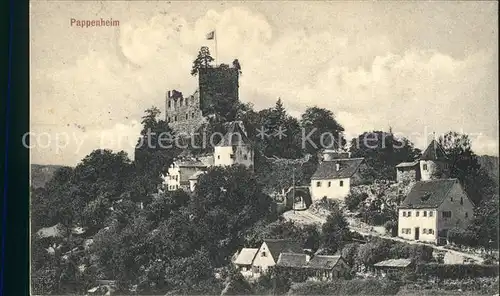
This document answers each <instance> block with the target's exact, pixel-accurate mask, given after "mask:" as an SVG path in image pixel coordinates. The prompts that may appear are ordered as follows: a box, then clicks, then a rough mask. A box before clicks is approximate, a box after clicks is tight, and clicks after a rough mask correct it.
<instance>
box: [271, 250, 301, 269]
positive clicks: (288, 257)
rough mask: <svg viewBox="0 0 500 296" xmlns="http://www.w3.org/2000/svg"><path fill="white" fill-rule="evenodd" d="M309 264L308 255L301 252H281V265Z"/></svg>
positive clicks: (279, 262) (297, 265) (279, 263)
mask: <svg viewBox="0 0 500 296" xmlns="http://www.w3.org/2000/svg"><path fill="white" fill-rule="evenodd" d="M306 264H307V255H306V254H299V253H281V254H280V256H279V258H278V262H277V263H276V265H277V266H281V267H299V268H300V267H304V266H305V265H306Z"/></svg>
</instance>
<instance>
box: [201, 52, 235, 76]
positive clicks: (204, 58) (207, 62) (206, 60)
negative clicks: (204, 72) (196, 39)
mask: <svg viewBox="0 0 500 296" xmlns="http://www.w3.org/2000/svg"><path fill="white" fill-rule="evenodd" d="M213 61H214V58H213V57H212V56H211V55H210V50H209V49H208V46H202V47H201V48H200V51H199V52H198V56H197V57H196V59H195V60H194V62H193V68H192V70H191V75H193V76H196V75H198V72H199V70H200V69H202V68H212V67H213V66H212V62H213ZM236 61H237V60H236ZM233 63H234V62H233Z"/></svg>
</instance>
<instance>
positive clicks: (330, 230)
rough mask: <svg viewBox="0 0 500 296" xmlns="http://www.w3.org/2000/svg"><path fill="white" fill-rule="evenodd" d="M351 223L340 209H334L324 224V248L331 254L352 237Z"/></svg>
mask: <svg viewBox="0 0 500 296" xmlns="http://www.w3.org/2000/svg"><path fill="white" fill-rule="evenodd" d="M348 226H349V223H348V222H347V220H346V219H345V217H344V216H343V215H342V213H341V212H340V210H339V209H336V210H334V211H333V212H332V213H331V214H330V215H329V216H328V217H327V218H326V222H325V224H323V226H322V229H321V230H322V236H323V248H325V249H326V250H328V252H329V253H330V254H334V253H335V252H337V250H340V249H341V248H342V246H343V245H344V244H345V243H346V242H347V241H350V239H351V232H350V231H349V227H348Z"/></svg>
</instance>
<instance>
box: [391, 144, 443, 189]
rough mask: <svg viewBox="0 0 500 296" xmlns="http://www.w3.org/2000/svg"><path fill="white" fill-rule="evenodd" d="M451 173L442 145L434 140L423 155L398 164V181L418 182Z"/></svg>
mask: <svg viewBox="0 0 500 296" xmlns="http://www.w3.org/2000/svg"><path fill="white" fill-rule="evenodd" d="M448 175H449V165H448V162H447V158H446V153H445V152H444V150H443V148H442V147H441V145H440V144H439V143H438V141H436V140H432V141H431V143H430V144H429V146H427V149H425V151H424V153H423V154H422V156H421V157H420V158H419V159H418V160H416V161H412V162H402V163H400V164H398V165H397V166H396V176H397V177H396V178H397V181H398V182H404V181H408V182H416V181H426V180H433V179H440V178H446V177H447V176H448Z"/></svg>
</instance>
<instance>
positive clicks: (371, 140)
mask: <svg viewBox="0 0 500 296" xmlns="http://www.w3.org/2000/svg"><path fill="white" fill-rule="evenodd" d="M350 152H351V156H352V157H363V158H365V161H366V164H367V169H366V170H364V171H362V172H361V173H362V175H363V179H366V180H377V179H378V180H395V179H396V170H395V166H396V165H398V164H400V163H401V162H407V161H413V160H415V159H417V158H418V157H419V156H420V153H421V151H420V150H419V149H417V148H415V147H414V145H413V143H411V142H410V141H409V140H408V139H406V138H396V137H395V136H394V135H393V134H392V132H383V131H372V132H364V133H363V134H361V135H359V136H358V137H357V138H354V139H352V140H351V145H350Z"/></svg>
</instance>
